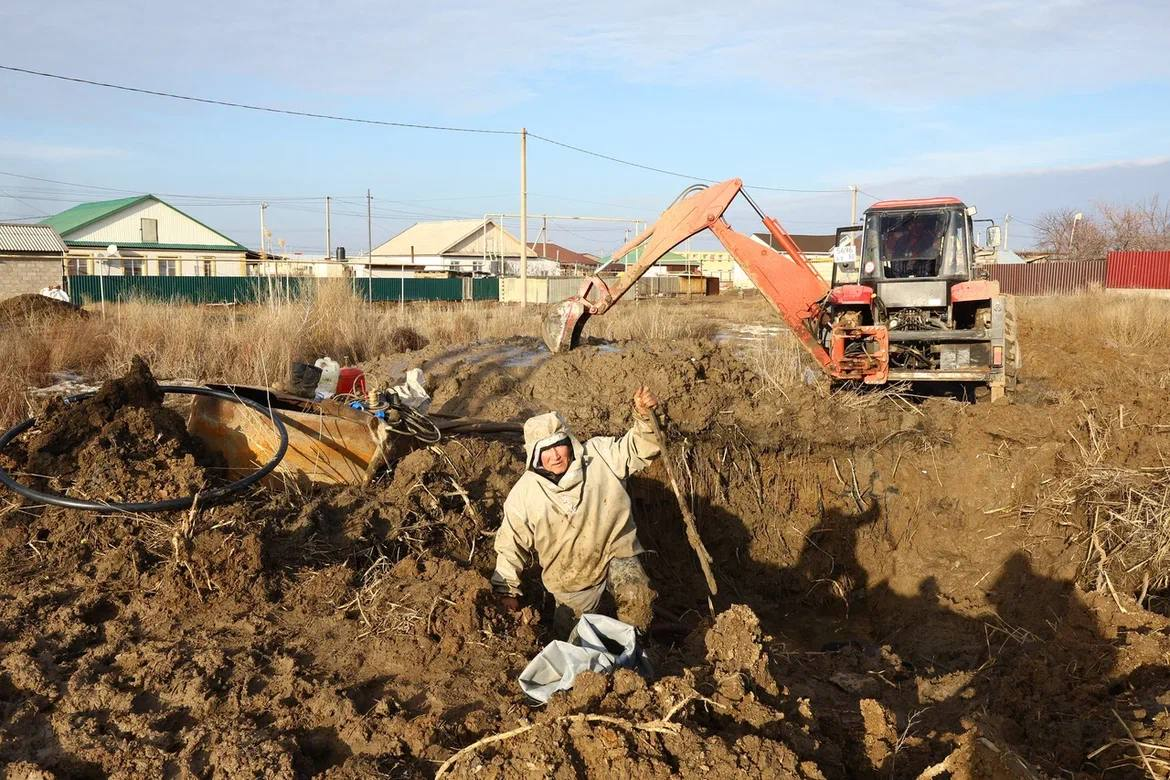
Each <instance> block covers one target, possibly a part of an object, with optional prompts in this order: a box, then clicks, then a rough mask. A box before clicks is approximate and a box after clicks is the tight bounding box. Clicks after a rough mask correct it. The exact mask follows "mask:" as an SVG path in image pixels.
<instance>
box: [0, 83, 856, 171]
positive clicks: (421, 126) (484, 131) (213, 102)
mask: <svg viewBox="0 0 1170 780" xmlns="http://www.w3.org/2000/svg"><path fill="white" fill-rule="evenodd" d="M0 70H7V71H11V72H13V73H24V74H27V75H30V76H41V77H44V78H49V79H56V80H58V81H68V82H72V83H75V84H85V85H87V86H92V87H104V88H106V89H114V90H120V91H122V92H133V93H137V94H141V95H154V96H155V97H165V98H171V99H173V100H186V101H189V102H192V103H203V104H205V105H212V106H225V107H228V108H242V109H245V110H248V111H260V112H264V113H269V114H283V115H286V116H299V117H308V118H311V119H329V120H332V121H335V122H351V123H355V124H364V125H379V126H383V127H407V128H414V129H417V130H442V131H447V132H456V133H481V134H487V135H520V131H519V130H492V129H486V128H474V127H454V126H448V125H427V124H418V123H413V122H391V121H386V120H381V119H364V118H361V117H351V116H342V115H339V114H322V113H318V112H315V111H297V110H293V109H287V108H273V107H271V106H257V105H252V104H250V103H237V102H235V101H231V100H217V99H213V98H201V97H193V96H191V95H180V94H178V93H176V92H163V91H160V90H154V89H143V88H141V87H128V86H126V85H124V84H112V83H110V82H106V81H94V80H92V79H83V78H79V77H76V76H63V75H60V74H57V73H46V72H44V71H39V70H32V69H30V68H18V67H15V66H13V65H0ZM528 136H529V137H531V138H535V139H537V140H540V141H544V142H545V143H548V144H553V145H554V146H560V147H562V148H564V149H569V150H570V151H574V152H577V153H579V154H584V155H588V156H590V157H596V158H598V159H601V160H609V161H610V162H614V163H618V164H619V165H626V166H629V167H631V168H639V169H641V170H644V171H651V172H653V173H661V174H664V175H666V176H674V177H676V178H679V179H687V180H689V181H700V182H706V183H708V184H714V183H717V182H718V181H719V180H718V179H707V178H704V177H702V176H692V175H691V174H687V173H680V172H678V171H671V170H667V169H666V168H658V167H655V166H653V165H646V164H644V163H638V162H633V161H632V160H624V159H622V158H620V157H614V156H613V155H609V154H603V153H602V152H595V151H593V150H591V149H585V148H583V147H580V146H574V145H573V144H567V143H565V142H563V141H557V140H555V139H552V138H548V137H547V136H543V135H537V134H536V133H531V132H530V133H528ZM748 186H750V188H751V189H754V190H768V191H771V192H804V193H835V192H849V191H850V190H849V189H848V188H837V189H799V188H795V187H768V186H764V185H761V184H752V185H748Z"/></svg>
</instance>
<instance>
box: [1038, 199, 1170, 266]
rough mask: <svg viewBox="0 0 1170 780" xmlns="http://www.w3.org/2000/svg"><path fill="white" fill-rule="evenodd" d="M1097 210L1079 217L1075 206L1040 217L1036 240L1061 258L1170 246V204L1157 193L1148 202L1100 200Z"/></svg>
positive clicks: (1092, 257) (1096, 257) (1071, 258)
mask: <svg viewBox="0 0 1170 780" xmlns="http://www.w3.org/2000/svg"><path fill="white" fill-rule="evenodd" d="M1096 210H1097V214H1090V213H1086V214H1083V215H1082V218H1081V219H1077V214H1078V213H1079V212H1076V211H1074V210H1072V209H1063V210H1058V211H1049V212H1046V213H1044V214H1042V215H1040V217H1039V218H1038V219H1037V221H1036V228H1037V239H1038V240H1037V244H1038V246H1039V248H1040V249H1042V250H1045V251H1047V252H1051V253H1052V254H1053V255H1054V256H1055V257H1056V258H1059V259H1061V260H1094V259H1102V258H1104V257H1105V255H1106V254H1108V252H1109V251H1110V250H1113V249H1120V250H1165V249H1170V206H1163V205H1162V204H1161V203H1160V202H1159V199H1158V197H1157V196H1154V197H1152V198H1150V200H1149V201H1147V202H1145V203H1136V204H1132V205H1131V204H1116V203H1097V204H1096Z"/></svg>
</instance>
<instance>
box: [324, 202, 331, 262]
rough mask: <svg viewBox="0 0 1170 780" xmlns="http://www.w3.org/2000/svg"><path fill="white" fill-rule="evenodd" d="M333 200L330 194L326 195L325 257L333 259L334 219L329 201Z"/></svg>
mask: <svg viewBox="0 0 1170 780" xmlns="http://www.w3.org/2000/svg"><path fill="white" fill-rule="evenodd" d="M330 200H332V198H330V197H329V196H328V195H326V196H325V259H326V260H332V259H333V220H332V218H331V217H330V214H329V201H330Z"/></svg>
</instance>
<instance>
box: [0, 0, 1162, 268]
mask: <svg viewBox="0 0 1170 780" xmlns="http://www.w3.org/2000/svg"><path fill="white" fill-rule="evenodd" d="M0 17H2V18H3V23H2V24H0V65H5V66H12V67H17V68H24V69H30V70H37V71H43V72H47V73H54V74H59V75H63V76H70V77H76V78H82V79H88V80H93V81H103V82H109V83H114V84H119V85H124V86H130V87H136V88H140V89H146V90H155V91H164V92H170V93H175V94H180V95H187V96H195V97H201V98H208V99H214V100H220V101H227V102H238V103H247V104H252V105H258V106H265V107H271V108H278V109H287V110H293V111H302V112H310V113H322V114H332V115H338V116H347V117H355V118H364V119H372V120H380V121H387V122H402V123H416V124H428V125H443V126H455V127H461V128H467V129H475V130H502V131H512V132H511V133H481V132H450V131H439V130H426V129H415V128H403V127H388V126H379V125H369V124H359V123H350V122H338V121H330V120H323V119H315V118H306V117H294V116H288V115H282V114H276V113H271V112H256V111H248V110H242V109H238V108H229V107H223V106H215V105H205V104H200V103H194V102H190V101H181V100H174V99H168V98H162V97H156V96H152V95H145V94H137V93H129V92H124V91H116V90H111V89H106V88H101V87H96V86H89V85H83V84H77V83H71V82H65V81H60V80H55V79H50V78H45V77H41V76H33V75H28V74H24V73H16V72H11V71H4V70H0V219H26V218H39V217H42V216H44V215H49V214H53V213H56V212H58V211H61V210H64V209H65V208H68V207H70V206H72V205H75V204H76V203H78V202H82V201H88V200H100V199H105V198H116V197H123V196H126V195H129V194H140V193H146V192H151V193H154V194H157V195H159V196H160V197H163V199H164V200H167V201H168V202H171V203H173V204H174V205H176V206H178V207H179V208H181V209H183V210H184V211H187V212H188V213H190V214H192V215H193V216H196V217H197V218H199V219H200V220H201V221H203V222H205V223H207V224H209V225H211V226H212V227H214V228H216V229H217V230H219V231H220V232H223V233H225V234H226V235H228V236H230V237H232V238H233V239H235V240H237V241H239V242H240V243H243V244H245V245H248V246H252V247H255V246H256V245H257V244H258V243H259V213H260V208H259V203H260V201H261V200H263V201H266V202H267V203H268V204H269V205H268V207H267V209H266V211H265V214H266V218H267V223H268V227H269V229H270V230H271V231H272V235H273V240H274V241H278V240H283V241H285V245H286V247H287V249H288V250H289V251H300V252H305V253H308V254H311V253H317V254H320V253H321V252H322V251H323V247H324V242H325V230H324V223H325V219H324V210H325V205H324V199H325V196H326V195H329V196H331V197H332V198H333V209H332V210H333V243H334V244H335V245H341V246H346V247H347V248H348V251H349V253H350V254H351V255H354V254H358V253H361V252H365V251H366V247H367V243H368V241H369V238H368V235H367V221H366V216H365V214H366V200H365V194H366V192H367V190H369V191H370V192H371V193H372V195H373V201H372V204H373V220H372V234H373V243H374V244H375V245H377V244H379V243H381V242H382V241H385V240H386V239H388V238H389V237H391V236H392V235H394V234H395V233H398V232H400V231H401V230H403V229H405V228H406V227H408V226H409V225H411V224H412V223H414V222H416V221H419V220H425V219H434V218H450V217H461V218H462V217H477V218H478V217H481V216H483V215H484V214H487V213H505V214H513V215H514V214H516V213H517V212H518V211H519V207H520V206H519V200H520V197H519V192H520V182H519V179H520V139H519V136H518V135H516V134H514V133H515V131H518V130H519V129H520V128H522V127H525V128H527V129H528V131H529V132H530V133H532V134H535V136H530V137H529V140H528V156H527V169H528V190H529V200H528V208H529V212H530V214H532V215H534V218H533V220H532V221H531V222H530V227H529V235H530V239H532V240H534V239H535V238H536V236H537V235H538V231H539V229H540V227H541V224H542V222H541V220H540V219H539V215H541V214H548V215H553V216H600V217H617V218H622V219H628V220H630V222H629V223H622V222H590V221H584V220H573V221H569V220H558V219H553V220H549V223H548V224H549V232H548V240H550V241H554V242H557V243H561V244H564V245H566V246H569V247H570V248H573V249H576V250H578V251H588V252H594V253H597V254H605V253H608V252H609V251H610V250H612V249H613V248H615V247H616V246H617V245H618V244H620V243H621V242H622V240H623V238H624V233H625V231H626V230H628V229H630V228H632V227H633V224H634V223H633V221H634V220H637V219H641V220H652V219H654V218H655V216H656V215H657V214H658V213H660V212H661V211H662V210H663V209H664V208H665V207H666V206H667V205H669V203H670V202H671V201H672V200H673V199H674V197H675V196H676V195H677V194H678V193H679V192H680V191H681V190H682V189H683V188H684V187H686V186H687V185H688V184H690V183H692V182H693V181H695V180H697V179H708V180H723V179H727V178H732V177H739V178H742V179H743V180H744V181H745V182H746V184H747V188H748V191H749V192H750V193H751V194H752V196H753V198H754V199H755V200H756V202H757V203H758V204H759V205H761V206H762V207H763V208H764V209H765V210H766V211H767V212H768V213H770V214H772V215H773V216H775V217H776V218H777V219H778V220H779V221H780V222H781V224H783V225H784V226H785V227H786V228H787V229H788V230H789V231H790V232H793V233H824V232H832V230H833V229H834V228H835V227H837V226H839V225H844V224H847V223H848V222H849V218H850V194H849V191H848V187H849V186H850V185H856V186H858V187H859V188H860V191H861V193H862V194H861V195H860V196H859V206H860V208H862V209H864V207H865V206H866V205H868V204H869V203H872V202H873V201H874V200H875V199H880V198H905V197H923V196H931V195H955V196H958V197H960V198H962V199H963V200H964V201H965V202H967V203H969V204H974V205H975V206H976V207H977V208H978V209H979V215H980V217H990V218H994V219H996V221H997V222H1002V221H1003V220H1004V218H1005V217H1006V216H1007V215H1009V214H1010V215H1011V217H1012V222H1011V225H1010V233H1009V242H1010V244H1011V246H1012V248H1017V249H1018V248H1026V247H1028V246H1030V245H1031V244H1032V242H1033V241H1034V228H1033V227H1032V225H1033V224H1034V223H1035V222H1036V221H1037V219H1038V218H1039V216H1040V215H1041V214H1043V213H1045V212H1048V211H1053V210H1058V209H1066V208H1071V209H1076V210H1082V211H1087V212H1089V211H1092V210H1093V208H1094V204H1096V203H1099V202H1110V203H1136V202H1139V201H1143V202H1144V201H1147V200H1149V199H1150V198H1151V197H1154V196H1159V195H1160V196H1162V199H1163V202H1165V200H1166V195H1167V194H1170V140H1168V139H1170V57H1167V56H1166V53H1165V40H1166V38H1167V34H1168V33H1170V3H1165V2H1128V1H1127V0H1117V1H1115V2H1108V3H1105V2H1089V1H1088V0H1035V1H1034V2H1031V3H1026V4H1025V3H1018V2H1016V3H1006V2H994V1H993V2H984V3H975V4H972V3H967V2H963V3H960V2H942V1H935V2H923V1H921V0H917V1H916V0H910V1H908V2H906V1H901V2H892V1H890V0H874V1H873V2H866V3H851V2H839V3H817V4H812V3H796V2H777V1H776V0H771V1H769V2H760V1H757V0H740V2H737V3H734V4H723V5H722V6H721V7H716V6H712V5H711V4H707V3H703V4H699V3H694V4H687V3H678V2H670V3H668V2H659V1H658V0H623V1H622V2H609V1H608V0H602V1H601V2H593V3H587V4H586V3H579V4H574V3H561V4H549V3H545V2H539V3H538V2H529V0H515V1H513V2H507V3H501V2H491V0H470V1H466V2H465V1H462V0H451V1H444V0H433V1H432V2H429V3H426V4H423V3H415V2H411V3H402V2H396V1H393V0H392V1H390V2H385V1H383V2H373V1H372V0H369V1H367V0H362V1H361V2H338V3H334V4H325V3H320V2H309V1H308V0H286V1H285V2H281V3H272V2H246V1H245V2H239V0H236V1H235V2H226V0H205V1H204V2H201V3H183V4H178V3H172V4H167V3H162V4H159V3H151V4H147V3H144V2H140V1H139V0H128V1H127V2H123V3H121V4H108V3H92V2H89V3H85V2H76V1H75V0H41V2H37V3H33V2H27V1H26V0H7V2H6V3H5V8H4V10H3V11H2V12H0ZM536 136H538V137H536ZM542 139H552V140H553V141H557V142H560V143H562V144H568V145H570V146H575V147H579V148H581V149H587V150H590V151H593V152H596V153H598V154H601V155H607V156H610V157H616V158H619V159H621V160H625V161H627V162H632V163H637V164H638V165H642V166H647V167H648V168H657V169H661V170H662V171H669V172H671V173H669V174H668V173H663V172H655V171H651V170H647V169H646V168H640V167H635V166H632V165H623V164H620V163H617V162H613V161H610V160H606V159H603V158H601V157H597V156H592V155H588V154H585V153H582V152H579V151H575V150H572V149H569V148H566V147H564V146H559V145H556V144H554V143H550V142H549V141H547V140H542ZM672 174H678V175H672ZM46 179H47V180H51V181H44V180H46ZM750 216H751V213H750V212H749V211H748V209H747V207H746V206H745V205H744V204H742V203H737V205H735V206H733V209H732V211H731V212H729V218H730V221H731V223H732V225H733V226H734V227H736V228H737V229H740V230H744V231H748V230H752V229H758V224H757V223H755V222H753V221H751V220H750ZM505 224H506V225H507V226H508V227H509V229H511V230H512V231H513V232H517V228H518V222H517V220H516V219H515V218H511V217H509V218H505ZM709 245H710V246H713V242H711V241H709V240H703V239H696V242H695V244H693V248H696V249H697V248H706V247H707V246H709Z"/></svg>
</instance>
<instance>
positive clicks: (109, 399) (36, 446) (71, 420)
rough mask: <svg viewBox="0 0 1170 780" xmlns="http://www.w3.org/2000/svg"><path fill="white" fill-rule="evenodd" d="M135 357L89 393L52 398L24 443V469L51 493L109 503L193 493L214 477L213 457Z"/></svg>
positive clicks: (214, 461) (140, 360) (173, 496)
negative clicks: (120, 372)
mask: <svg viewBox="0 0 1170 780" xmlns="http://www.w3.org/2000/svg"><path fill="white" fill-rule="evenodd" d="M163 401H164V394H163V392H162V391H161V390H160V389H159V386H158V383H157V382H155V379H154V376H153V375H152V374H151V373H150V369H149V368H148V367H147V365H146V363H145V362H143V360H142V359H141V358H134V360H133V362H132V365H131V368H130V371H129V372H128V373H127V374H126V375H125V376H123V377H120V378H118V379H115V380H111V381H109V382H106V383H105V384H103V385H102V386H101V388H99V389H98V391H97V392H96V393H95V394H94V395H93V396H91V397H89V398H85V399H82V400H79V401H74V402H67V401H66V400H65V399H61V398H56V399H53V400H51V401H50V402H49V403H48V404H47V406H46V408H45V409H44V411H43V412H42V413H41V414H40V415H39V416H38V418H37V420H38V422H37V425H36V427H35V428H34V429H33V431H32V432H31V433H30V434H28V436H27V438H26V440H25V441H26V444H25V457H24V465H23V469H22V470H23V472H24V473H25V474H28V475H35V478H36V479H38V480H39V481H40V482H41V483H42V484H41V487H45V488H47V489H48V490H49V491H51V492H56V493H63V494H65V495H68V496H70V497H74V498H85V499H90V500H102V501H112V502H128V501H135V502H137V501H152V500H160V499H166V498H179V497H183V496H188V495H192V494H193V493H196V492H198V491H200V490H202V489H205V488H206V487H207V486H209V484H211V483H213V482H214V481H215V479H216V474H215V472H214V471H213V469H214V468H215V467H216V466H217V465H218V464H217V462H216V460H215V459H214V458H212V457H211V456H210V455H209V454H207V453H206V452H205V448H204V447H202V446H201V444H200V443H199V442H198V441H197V440H195V439H193V438H192V437H191V436H190V435H189V434H188V433H187V426H186V424H185V423H184V421H183V417H182V415H181V414H179V412H177V411H175V410H174V409H171V408H168V407H165V406H163Z"/></svg>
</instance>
